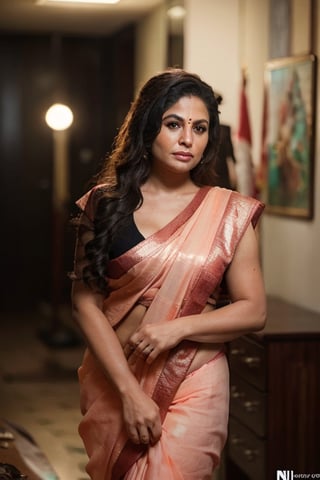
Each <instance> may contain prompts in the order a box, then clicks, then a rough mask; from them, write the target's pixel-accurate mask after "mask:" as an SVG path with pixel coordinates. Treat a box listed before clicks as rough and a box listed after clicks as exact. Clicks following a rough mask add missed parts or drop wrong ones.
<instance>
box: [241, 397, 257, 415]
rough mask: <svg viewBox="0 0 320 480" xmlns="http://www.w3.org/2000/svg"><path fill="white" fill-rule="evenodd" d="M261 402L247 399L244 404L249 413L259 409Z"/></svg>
mask: <svg viewBox="0 0 320 480" xmlns="http://www.w3.org/2000/svg"><path fill="white" fill-rule="evenodd" d="M259 405H260V403H259V402H257V401H254V400H247V401H246V402H243V406H244V408H245V410H246V411H247V412H248V413H253V412H256V411H257V410H258V407H259Z"/></svg>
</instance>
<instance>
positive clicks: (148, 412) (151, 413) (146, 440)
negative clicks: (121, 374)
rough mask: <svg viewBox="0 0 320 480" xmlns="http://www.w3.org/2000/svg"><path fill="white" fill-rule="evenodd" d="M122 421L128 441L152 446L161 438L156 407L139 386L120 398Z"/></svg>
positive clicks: (159, 420) (157, 408)
mask: <svg viewBox="0 0 320 480" xmlns="http://www.w3.org/2000/svg"><path fill="white" fill-rule="evenodd" d="M121 399H122V407H123V419H124V423H125V425H126V429H127V433H128V436H129V438H130V440H131V441H132V442H133V443H135V444H141V443H142V444H145V445H148V444H150V445H154V444H155V443H157V442H158V441H159V440H160V437H161V431H162V426H161V419H160V412H159V407H158V405H157V404H156V403H155V402H154V401H153V400H152V399H151V398H150V397H149V396H148V395H146V394H145V393H144V392H143V391H142V390H141V388H140V387H139V386H137V388H131V389H130V390H129V391H128V390H127V391H126V392H125V393H124V394H122V396H121Z"/></svg>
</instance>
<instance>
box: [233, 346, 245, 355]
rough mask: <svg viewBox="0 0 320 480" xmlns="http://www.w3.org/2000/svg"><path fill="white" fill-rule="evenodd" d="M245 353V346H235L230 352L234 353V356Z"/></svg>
mask: <svg viewBox="0 0 320 480" xmlns="http://www.w3.org/2000/svg"><path fill="white" fill-rule="evenodd" d="M244 353H245V351H244V349H243V348H235V347H233V348H231V350H230V354H231V355H234V356H236V355H243V354H244Z"/></svg>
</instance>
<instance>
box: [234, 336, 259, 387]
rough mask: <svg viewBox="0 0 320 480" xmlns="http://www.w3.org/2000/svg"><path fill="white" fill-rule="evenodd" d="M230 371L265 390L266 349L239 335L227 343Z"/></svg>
mask: <svg viewBox="0 0 320 480" xmlns="http://www.w3.org/2000/svg"><path fill="white" fill-rule="evenodd" d="M229 362H230V368H231V371H233V372H236V373H237V374H238V375H239V376H240V377H241V378H243V379H245V380H247V381H248V382H249V383H251V384H252V385H254V386H255V387H257V388H258V389H259V390H261V391H265V390H266V386H267V373H266V363H267V362H266V350H265V349H264V347H263V346H262V345H259V344H258V343H256V342H254V341H253V340H251V339H249V338H248V337H240V338H238V339H237V340H234V341H232V342H231V343H230V345H229Z"/></svg>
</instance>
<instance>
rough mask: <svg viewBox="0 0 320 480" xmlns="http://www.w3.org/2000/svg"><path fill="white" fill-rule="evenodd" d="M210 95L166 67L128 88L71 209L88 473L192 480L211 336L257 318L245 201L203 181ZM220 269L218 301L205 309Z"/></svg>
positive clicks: (213, 359)
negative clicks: (88, 184) (106, 144)
mask: <svg viewBox="0 0 320 480" xmlns="http://www.w3.org/2000/svg"><path fill="white" fill-rule="evenodd" d="M218 114H219V111H218V102H217V99H216V97H215V95H214V93H213V91H212V89H211V87H210V86H208V85H207V84H206V83H204V82H203V81H202V80H201V79H200V78H199V77H198V76H197V75H193V74H190V73H187V72H185V71H182V70H176V69H173V70H168V71H165V72H163V73H161V74H159V75H156V76H154V77H153V78H151V79H150V80H149V81H148V82H147V83H146V84H145V86H144V87H143V88H142V90H141V91H140V94H139V95H138V97H137V99H136V101H135V102H134V103H133V104H132V106H131V109H130V111H129V113H128V115H127V117H126V119H125V121H124V124H123V125H122V127H121V129H120V131H119V134H118V136H117V138H116V141H115V146H114V150H113V152H112V154H111V155H110V158H109V159H108V161H107V162H106V168H105V169H104V170H103V171H102V172H101V174H100V177H99V178H98V180H97V184H96V186H95V187H94V188H92V189H91V190H90V191H89V192H88V193H87V194H86V195H84V197H82V198H81V199H80V200H79V201H78V202H77V203H78V205H79V207H80V208H81V209H82V215H81V218H80V225H79V231H78V242H77V249H76V256H75V270H74V279H75V280H74V283H73V293H72V296H73V309H74V318H75V320H76V322H77V323H78V324H79V326H80V328H81V330H82V332H83V334H84V336H85V338H86V340H87V343H88V349H87V350H86V352H85V356H84V360H83V364H82V366H81V367H80V369H79V378H80V386H81V409H82V413H83V420H82V421H81V424H80V426H79V432H80V435H81V436H82V438H83V441H84V444H85V446H86V449H87V452H88V455H89V462H88V465H87V471H88V473H89V475H90V477H91V478H92V479H94V480H108V479H113V480H116V479H126V480H128V479H144V480H158V479H160V480H162V479H166V480H176V479H179V480H182V479H183V480H200V479H201V480H204V479H210V478H211V476H212V472H213V470H214V469H215V467H216V466H217V465H218V463H219V458H220V453H221V450H222V448H223V446H224V443H225V440H226V432H227V419H228V402H229V397H228V383H229V379H228V369H227V362H226V358H225V355H224V349H223V344H224V343H225V342H228V341H230V340H232V339H234V338H236V337H238V336H240V335H243V334H246V333H248V332H252V331H255V330H258V329H261V328H262V327H263V325H264V322H265V308H266V306H265V294H264V288H263V281H262V276H261V271H260V266H259V256H258V247H257V242H256V237H255V233H254V229H253V227H254V225H255V224H256V222H257V220H258V217H259V215H260V213H261V211H262V209H263V206H262V205H261V204H260V203H259V202H258V201H256V200H254V199H251V198H247V197H243V196H241V195H240V194H238V193H235V192H232V191H231V190H227V189H223V188H219V187H211V186H210V185H212V184H213V182H214V170H213V167H214V158H215V152H216V150H217V147H218V138H219V118H218ZM222 281H223V282H225V283H226V285H227V287H228V294H229V298H230V303H229V304H227V305H226V306H223V307H221V308H215V304H216V302H217V301H218V299H219V293H220V290H221V284H222Z"/></svg>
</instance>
